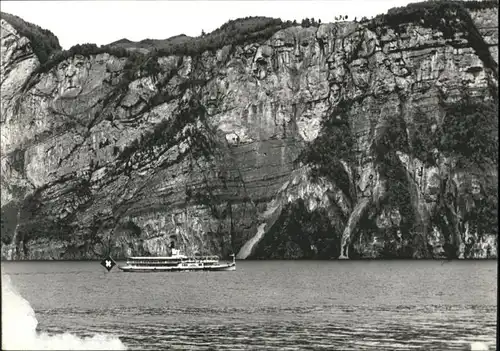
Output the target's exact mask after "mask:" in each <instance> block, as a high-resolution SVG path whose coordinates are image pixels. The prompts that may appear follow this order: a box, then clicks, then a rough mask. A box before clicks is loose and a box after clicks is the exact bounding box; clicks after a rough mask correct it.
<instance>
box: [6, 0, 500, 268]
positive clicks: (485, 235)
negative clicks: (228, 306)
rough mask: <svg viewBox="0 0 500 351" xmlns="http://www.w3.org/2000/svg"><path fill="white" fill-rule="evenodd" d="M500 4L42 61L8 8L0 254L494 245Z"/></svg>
mask: <svg viewBox="0 0 500 351" xmlns="http://www.w3.org/2000/svg"><path fill="white" fill-rule="evenodd" d="M422 9H423V10H422ZM398 11H399V12H398ZM497 15H498V3H497V2H488V3H485V4H483V5H477V4H475V3H472V4H470V5H468V6H467V7H465V6H463V5H462V4H459V3H455V2H453V3H445V2H443V3H431V4H424V5H420V6H415V7H409V8H406V9H398V10H394V11H393V12H389V13H388V14H387V15H385V16H379V17H377V18H375V19H374V20H372V21H367V22H364V23H354V22H339V23H333V24H332V23H330V24H321V25H319V26H310V27H308V28H302V27H301V26H295V25H292V24H288V25H282V26H281V27H279V28H277V29H276V30H274V31H273V32H272V33H269V34H268V35H267V34H266V35H267V37H264V38H263V37H255V39H252V38H253V37H252V36H249V38H247V39H246V40H242V41H240V42H229V41H228V43H229V44H228V45H225V46H221V47H219V48H217V49H213V50H206V51H203V52H200V53H199V54H198V53H192V54H189V53H184V52H185V51H186V50H184V51H183V54H182V55H181V54H175V53H174V54H168V55H167V54H166V53H165V51H161V50H160V51H158V52H156V53H154V52H153V53H151V52H149V51H148V50H143V51H145V52H142V53H141V52H137V51H136V52H135V53H134V54H131V53H130V52H131V51H133V48H132V49H131V48H130V46H133V45H132V44H130V43H128V44H127V45H128V46H129V48H128V50H129V51H127V50H124V49H123V48H122V49H121V50H118V49H117V48H116V46H115V47H113V46H110V47H105V48H100V49H98V50H96V49H95V48H94V49H89V50H86V49H85V47H80V48H79V49H78V48H77V49H74V50H70V51H69V52H65V53H59V54H56V55H52V56H51V58H50V59H48V60H46V58H41V57H40V56H39V55H37V52H36V51H37V50H35V49H34V48H35V46H34V45H33V43H32V42H31V41H30V39H29V38H28V37H27V36H23V35H21V34H20V31H19V30H18V29H16V28H15V26H16V24H14V23H9V22H8V20H6V19H8V17H6V18H4V16H2V20H1V59H2V61H1V73H2V76H1V101H2V103H1V111H0V112H1V151H2V152H1V170H2V179H1V194H2V195H1V196H2V197H1V200H2V258H3V259H72V258H98V257H101V256H102V255H105V254H108V253H111V254H112V255H113V256H114V257H116V258H123V257H125V256H128V255H143V254H144V255H146V254H151V255H166V254H168V253H169V250H170V249H169V245H170V243H171V242H172V241H173V242H174V243H175V244H176V246H178V247H180V248H181V249H183V250H184V251H185V252H187V253H195V252H210V253H212V254H220V255H222V256H227V255H228V254H230V253H233V252H234V253H237V254H238V257H239V258H242V259H243V258H348V257H349V258H359V257H368V258H376V257H401V258H403V257H404V258H411V257H413V258H428V257H435V258H437V257H459V258H485V257H496V255H497V234H498V229H497V222H496V221H497V208H498V194H497V193H498V184H497V182H498V174H497V165H498V159H497V158H498V154H497V148H498V135H497V130H498V121H497V117H496V113H497V110H498V97H497V91H498V56H497V55H498V49H497V45H498V21H497ZM190 39H191V38H190ZM153 51H154V50H153ZM187 51H189V50H187ZM41 61H42V62H41Z"/></svg>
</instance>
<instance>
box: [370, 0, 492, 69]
mask: <svg viewBox="0 0 500 351" xmlns="http://www.w3.org/2000/svg"><path fill="white" fill-rule="evenodd" d="M494 7H498V1H465V2H464V1H448V0H445V1H425V2H418V3H412V4H409V5H407V6H405V7H396V8H392V9H390V10H389V11H388V12H387V14H383V15H378V16H376V17H375V18H374V19H373V20H372V21H370V23H369V24H368V26H369V28H370V29H372V30H376V29H380V28H383V27H384V26H389V27H391V28H393V29H394V30H395V31H400V28H401V25H404V24H406V23H416V24H418V25H421V26H424V27H430V28H433V29H436V30H439V31H441V32H442V33H443V36H444V37H445V38H447V39H454V36H455V34H456V33H464V34H465V37H466V39H467V40H468V42H469V45H471V46H472V48H473V49H474V50H475V51H476V54H477V55H478V56H479V58H480V59H481V60H482V61H483V63H484V65H485V66H486V67H488V68H490V69H492V70H493V71H494V72H495V73H496V74H498V72H497V69H498V64H497V63H496V62H495V61H494V60H493V58H492V57H491V54H490V52H489V49H488V45H487V44H486V43H485V41H484V39H483V37H482V36H481V34H480V33H479V31H478V30H477V28H476V26H475V25H474V21H473V20H472V18H471V16H470V13H469V11H468V9H481V8H494Z"/></svg>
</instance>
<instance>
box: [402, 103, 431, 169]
mask: <svg viewBox="0 0 500 351" xmlns="http://www.w3.org/2000/svg"><path fill="white" fill-rule="evenodd" d="M413 122H414V123H413V126H412V127H413V128H410V136H409V137H410V140H409V141H410V152H411V154H412V155H413V156H414V157H416V158H418V159H419V160H420V161H422V162H424V163H425V164H427V165H429V166H435V165H436V160H435V157H434V152H433V151H434V148H436V147H437V140H436V139H437V138H438V135H437V133H436V132H435V131H433V130H432V120H430V118H429V117H428V116H427V114H426V113H425V112H424V111H423V110H422V109H421V108H417V109H416V111H415V113H414V115H413Z"/></svg>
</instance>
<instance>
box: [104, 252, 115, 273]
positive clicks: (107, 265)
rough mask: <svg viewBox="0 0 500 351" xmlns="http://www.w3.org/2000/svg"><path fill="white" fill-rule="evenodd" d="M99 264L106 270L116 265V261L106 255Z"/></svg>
mask: <svg viewBox="0 0 500 351" xmlns="http://www.w3.org/2000/svg"><path fill="white" fill-rule="evenodd" d="M101 266H103V267H104V268H106V269H107V270H108V272H109V271H110V270H112V269H113V267H114V266H116V262H115V261H113V259H112V258H111V257H109V256H108V257H106V258H105V259H104V260H102V261H101Z"/></svg>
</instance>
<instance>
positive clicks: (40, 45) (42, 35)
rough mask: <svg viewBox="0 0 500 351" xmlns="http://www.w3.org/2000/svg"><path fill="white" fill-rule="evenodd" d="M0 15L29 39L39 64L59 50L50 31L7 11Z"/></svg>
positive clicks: (59, 47)
mask: <svg viewBox="0 0 500 351" xmlns="http://www.w3.org/2000/svg"><path fill="white" fill-rule="evenodd" d="M0 17H1V18H2V19H4V20H5V21H7V22H8V23H9V24H10V25H11V26H12V27H14V29H15V30H16V31H17V32H18V33H19V35H21V36H23V37H26V38H28V39H29V41H30V44H31V47H32V48H33V52H34V53H35V55H36V56H37V57H38V60H39V61H40V63H41V64H43V63H45V62H47V60H48V59H49V57H50V56H51V55H52V54H53V53H55V52H58V51H60V50H61V46H60V45H59V39H57V37H56V36H55V35H54V34H53V33H52V32H51V31H49V30H47V29H42V28H40V27H39V26H37V25H35V24H32V23H29V22H26V21H24V20H23V19H21V18H19V17H17V16H14V15H11V14H9V13H5V12H1V13H0Z"/></svg>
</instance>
